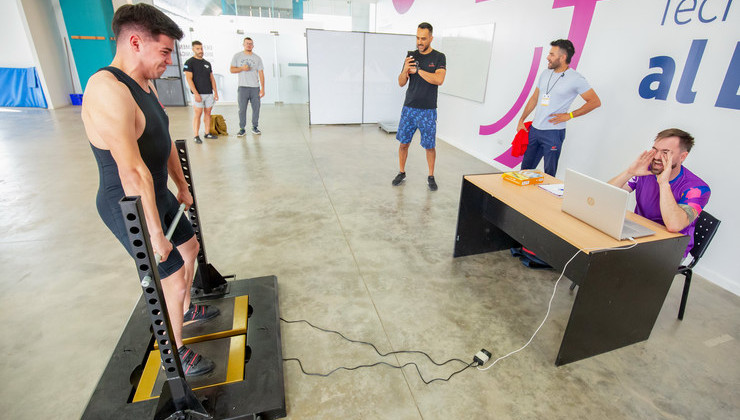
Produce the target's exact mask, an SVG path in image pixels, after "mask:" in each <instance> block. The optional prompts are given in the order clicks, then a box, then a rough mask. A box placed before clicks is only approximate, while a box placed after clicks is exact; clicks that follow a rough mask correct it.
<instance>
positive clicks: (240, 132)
mask: <svg viewBox="0 0 740 420" xmlns="http://www.w3.org/2000/svg"><path fill="white" fill-rule="evenodd" d="M246 134H247V132H246V131H245V130H244V129H243V128H242V129H239V132H238V133H236V136H237V137H244V136H245V135H246Z"/></svg>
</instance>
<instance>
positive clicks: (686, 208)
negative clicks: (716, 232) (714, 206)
mask: <svg viewBox="0 0 740 420" xmlns="http://www.w3.org/2000/svg"><path fill="white" fill-rule="evenodd" d="M678 207H681V210H683V211H685V212H686V215H687V216H688V217H689V223H691V222H693V221H694V220H696V218H697V217H699V215H698V214H696V210H694V209H693V208H691V206H689V205H687V204H679V205H678Z"/></svg>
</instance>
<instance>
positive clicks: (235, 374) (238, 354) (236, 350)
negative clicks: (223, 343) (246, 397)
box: [224, 335, 247, 384]
mask: <svg viewBox="0 0 740 420" xmlns="http://www.w3.org/2000/svg"><path fill="white" fill-rule="evenodd" d="M246 346H247V336H245V335H240V336H237V337H232V338H231V344H230V346H229V364H228V366H227V367H226V380H225V381H224V383H225V384H228V383H231V382H238V381H243V380H244V349H245V347H246Z"/></svg>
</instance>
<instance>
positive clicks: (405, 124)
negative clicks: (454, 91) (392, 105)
mask: <svg viewBox="0 0 740 420" xmlns="http://www.w3.org/2000/svg"><path fill="white" fill-rule="evenodd" d="M416 129H419V132H420V133H421V147H423V148H425V149H434V146H435V145H436V139H437V110H436V109H419V108H411V107H408V106H404V107H403V110H402V111H401V121H400V122H399V123H398V133H396V139H398V141H400V142H401V143H403V144H409V143H411V139H412V138H413V137H414V133H416Z"/></svg>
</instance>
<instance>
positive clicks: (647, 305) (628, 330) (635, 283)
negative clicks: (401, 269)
mask: <svg viewBox="0 0 740 420" xmlns="http://www.w3.org/2000/svg"><path fill="white" fill-rule="evenodd" d="M687 241H688V238H687V237H685V236H681V237H675V238H670V239H664V240H655V241H648V242H643V243H640V244H639V245H637V246H635V247H633V248H630V249H625V250H617V251H615V250H608V249H605V250H596V251H591V252H589V253H588V254H586V253H583V252H581V253H580V254H578V255H577V256H576V257H575V258H574V259H573V261H572V262H571V263H570V264H569V265H568V267H567V270H566V271H565V275H566V276H567V277H568V278H570V279H571V280H572V281H573V282H575V283H576V284H578V285H579V286H580V289H579V291H578V294H577V295H576V298H575V301H574V303H573V309H572V310H571V313H570V319H569V320H568V324H567V326H566V328H565V332H564V334H563V340H562V342H561V345H560V350H559V352H558V355H557V357H556V359H555V364H556V365H558V366H559V365H563V364H566V363H570V362H574V361H577V360H581V359H584V358H587V357H591V356H595V355H597V354H600V353H604V352H608V351H611V350H614V349H618V348H620V347H624V346H627V345H630V344H634V343H637V342H640V341H643V340H647V339H648V337H650V332H651V331H652V328H653V325H654V324H655V321H656V320H657V318H658V314H659V313H660V309H661V307H662V306H663V302H664V300H665V297H666V295H667V294H668V290H669V289H670V286H671V282H672V281H673V277H674V275H675V270H676V267H677V266H678V264H679V261H680V259H681V256H682V255H683V251H684V249H686V243H687ZM520 244H521V245H524V246H526V247H527V248H528V249H530V250H532V251H533V252H535V253H536V254H537V256H538V257H540V258H542V259H543V260H544V261H547V263H548V264H550V265H552V266H553V268H555V269H556V270H558V271H560V270H562V269H563V268H564V267H565V264H566V263H567V262H568V260H569V259H570V258H571V257H572V256H573V255H574V254H575V253H576V252H577V251H578V249H577V248H576V247H574V246H573V245H571V244H570V243H568V242H567V241H565V240H564V239H562V238H561V237H559V236H557V235H555V234H554V233H552V232H551V231H549V230H547V229H545V228H544V227H542V226H541V225H539V224H538V223H536V222H535V221H533V220H531V219H529V218H528V217H526V216H525V215H523V214H522V213H520V212H518V211H516V210H514V209H513V208H511V207H510V206H508V205H506V204H505V203H504V202H502V201H501V200H499V199H498V198H496V197H494V196H492V195H491V194H489V193H487V192H485V191H483V190H482V189H480V188H479V187H478V186H476V185H475V184H473V183H472V182H470V181H469V180H467V179H466V178H465V177H463V182H462V189H461V193H460V209H459V213H458V219H457V234H456V237H455V251H454V256H455V257H461V256H466V255H474V254H481V253H484V252H492V251H500V250H506V249H508V248H511V247H517V246H520Z"/></svg>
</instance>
